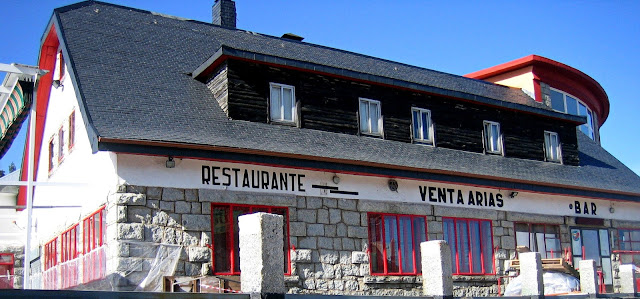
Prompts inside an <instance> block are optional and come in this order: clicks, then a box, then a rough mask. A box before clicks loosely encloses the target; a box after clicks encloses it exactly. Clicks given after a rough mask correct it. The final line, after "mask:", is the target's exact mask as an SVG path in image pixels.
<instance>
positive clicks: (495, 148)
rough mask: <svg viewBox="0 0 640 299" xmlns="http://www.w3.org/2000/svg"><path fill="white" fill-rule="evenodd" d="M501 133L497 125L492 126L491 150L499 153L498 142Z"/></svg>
mask: <svg viewBox="0 0 640 299" xmlns="http://www.w3.org/2000/svg"><path fill="white" fill-rule="evenodd" d="M499 136H500V132H499V130H498V126H497V125H491V150H492V151H498V150H499V149H498V140H499Z"/></svg>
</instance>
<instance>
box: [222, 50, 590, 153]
mask: <svg viewBox="0 0 640 299" xmlns="http://www.w3.org/2000/svg"><path fill="white" fill-rule="evenodd" d="M227 66H228V70H227V76H228V80H229V82H228V86H229V99H228V115H229V117H231V118H232V119H242V120H248V121H255V122H269V115H268V113H269V112H268V98H269V82H274V83H281V84H287V85H292V86H294V87H295V96H296V100H297V101H298V107H299V108H300V111H299V116H300V119H299V125H300V126H301V127H303V128H309V129H316V130H322V131H329V132H335V133H344V134H358V118H357V113H358V99H359V98H369V99H374V100H378V101H380V103H381V109H382V115H383V120H384V123H383V128H384V138H385V139H389V140H395V141H400V142H411V107H414V106H415V107H420V108H425V109H430V110H431V117H432V120H433V122H434V125H435V140H436V146H438V147H444V148H451V149H456V150H464V151H470V152H476V153H482V152H484V149H483V142H482V129H483V121H484V120H490V121H495V122H499V123H500V126H501V129H502V132H503V137H504V150H505V155H506V156H507V157H514V158H522V159H532V160H544V131H545V130H548V131H552V132H557V133H558V134H559V136H560V141H561V142H562V154H563V163H565V164H568V165H578V162H579V161H578V151H577V139H576V130H575V126H573V125H571V124H569V123H565V122H561V121H557V120H551V119H548V118H541V117H538V116H535V115H531V114H526V113H522V112H519V111H513V110H502V109H498V108H495V107H490V106H486V105H479V104H475V103H470V102H466V101H460V100H456V99H451V98H445V97H440V96H437V95H429V94H424V93H418V92H412V91H407V90H403V89H396V88H391V87H386V86H380V85H372V84H367V83H362V82H355V81H349V80H345V79H341V78H336V77H331V76H325V75H321V74H314V73H307V72H302V71H295V70H290V69H283V68H278V67H274V66H267V65H262V64H257V63H250V62H241V61H235V60H230V61H228V63H227Z"/></svg>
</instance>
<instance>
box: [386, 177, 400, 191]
mask: <svg viewBox="0 0 640 299" xmlns="http://www.w3.org/2000/svg"><path fill="white" fill-rule="evenodd" d="M388 185H389V190H391V191H393V192H396V191H398V181H396V180H394V179H390V180H389V183H388Z"/></svg>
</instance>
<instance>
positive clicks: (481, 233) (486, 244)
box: [442, 217, 496, 275]
mask: <svg viewBox="0 0 640 299" xmlns="http://www.w3.org/2000/svg"><path fill="white" fill-rule="evenodd" d="M476 223H477V228H478V230H477V231H473V228H472V227H471V225H470V224H476ZM442 228H443V232H444V239H445V240H446V241H447V242H448V243H449V246H451V261H452V272H453V274H454V275H494V274H495V273H496V271H495V260H494V254H495V253H494V250H493V225H492V222H491V220H486V219H472V218H452V217H442ZM486 230H488V233H487V231H486ZM452 233H453V235H451V234H452ZM465 246H466V248H465ZM474 252H475V253H479V254H474ZM478 263H479V266H480V269H477V265H478Z"/></svg>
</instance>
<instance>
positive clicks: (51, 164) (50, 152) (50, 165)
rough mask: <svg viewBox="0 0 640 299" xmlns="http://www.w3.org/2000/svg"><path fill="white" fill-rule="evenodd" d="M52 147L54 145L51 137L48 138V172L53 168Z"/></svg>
mask: <svg viewBox="0 0 640 299" xmlns="http://www.w3.org/2000/svg"><path fill="white" fill-rule="evenodd" d="M54 149H55V147H54V146H53V138H52V139H51V140H49V172H51V171H52V170H53V166H54V165H55V164H54V163H53V154H54Z"/></svg>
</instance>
